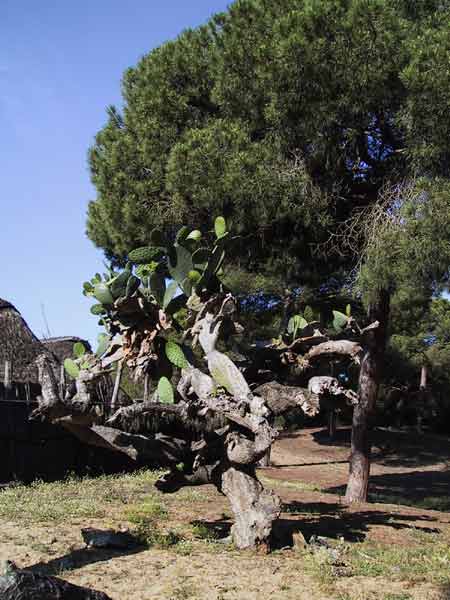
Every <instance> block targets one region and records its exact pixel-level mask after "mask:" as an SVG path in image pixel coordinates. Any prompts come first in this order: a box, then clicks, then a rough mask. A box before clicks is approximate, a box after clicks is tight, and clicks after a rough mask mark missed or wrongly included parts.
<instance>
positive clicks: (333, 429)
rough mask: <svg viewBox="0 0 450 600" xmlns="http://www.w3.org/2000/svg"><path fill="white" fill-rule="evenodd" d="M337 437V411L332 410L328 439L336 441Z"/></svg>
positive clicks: (329, 413) (329, 415) (329, 416)
mask: <svg viewBox="0 0 450 600" xmlns="http://www.w3.org/2000/svg"><path fill="white" fill-rule="evenodd" d="M335 437H336V410H335V409H334V408H332V409H331V410H330V411H328V439H330V440H334V438H335Z"/></svg>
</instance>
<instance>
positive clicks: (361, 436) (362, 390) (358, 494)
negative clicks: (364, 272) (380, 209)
mask: <svg viewBox="0 0 450 600" xmlns="http://www.w3.org/2000/svg"><path fill="white" fill-rule="evenodd" d="M389 304H390V296H389V293H388V292H387V291H386V290H382V291H381V292H380V293H379V297H378V299H377V301H376V302H375V303H373V304H372V305H371V306H369V310H368V317H369V321H370V322H374V321H378V327H375V328H373V329H369V330H368V331H367V334H366V340H365V352H364V356H363V359H362V362H361V369H360V372H359V403H358V404H357V405H356V407H355V409H354V412H353V423H352V445H351V455H350V474H349V478H348V484H347V491H346V494H345V501H346V502H348V503H352V502H365V501H366V500H367V491H368V485H369V472H370V453H371V441H370V433H369V431H370V420H371V417H372V415H373V412H374V409H375V403H376V399H377V395H378V387H379V384H380V377H381V370H382V366H383V362H384V356H385V349H386V337H387V326H388V320H389Z"/></svg>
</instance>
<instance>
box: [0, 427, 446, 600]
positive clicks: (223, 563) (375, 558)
mask: <svg viewBox="0 0 450 600" xmlns="http://www.w3.org/2000/svg"><path fill="white" fill-rule="evenodd" d="M393 435H394V434H387V433H386V432H379V433H377V436H378V438H377V449H376V460H375V464H374V469H373V478H372V481H373V480H375V484H376V486H377V489H386V490H387V489H389V492H392V490H394V491H397V494H398V496H397V499H398V498H401V497H402V496H403V495H405V494H409V496H408V497H409V498H410V499H411V500H417V499H420V498H424V497H425V498H426V497H428V496H431V495H433V494H438V495H439V494H442V496H439V497H440V498H441V497H442V498H443V497H444V496H443V494H444V492H445V493H446V495H447V497H448V491H449V479H448V462H447V461H448V458H449V456H450V444H448V443H446V442H445V440H442V439H440V440H436V439H434V438H433V439H430V440H425V443H423V444H422V445H421V446H420V447H418V443H417V442H416V440H414V439H411V438H410V437H408V436H406V437H404V438H403V439H400V436H398V435H397V438H396V439H395V442H396V445H394V444H393V442H394V440H393ZM348 442H349V439H348V433H347V432H345V431H344V432H340V433H339V436H338V438H337V441H336V442H335V443H333V444H332V445H331V444H328V443H327V441H326V439H325V438H324V436H323V434H322V433H321V432H320V431H319V430H316V429H313V430H306V431H303V432H302V433H294V434H289V435H285V436H283V437H282V438H281V439H280V440H278V441H277V443H276V444H275V447H274V449H273V455H272V459H273V462H274V464H275V465H276V466H275V467H271V468H268V469H262V470H261V476H262V477H263V478H264V479H265V481H266V485H268V486H270V487H274V488H275V490H276V491H277V493H278V494H279V495H280V497H281V499H282V501H283V513H282V515H281V518H280V521H279V523H278V524H277V529H276V540H277V546H278V549H276V550H275V551H274V552H273V553H272V554H270V555H268V556H262V555H258V554H256V553H254V552H237V551H235V550H233V549H231V548H229V547H227V546H225V545H223V544H221V543H217V541H215V542H213V541H208V540H207V539H204V538H202V539H200V538H199V535H198V526H197V523H198V522H199V523H200V524H201V527H202V528H203V529H205V528H206V531H209V530H211V531H212V530H214V531H220V532H221V534H223V535H225V534H226V533H227V531H229V528H230V525H231V519H230V514H229V507H228V506H227V503H226V500H225V499H224V497H223V496H221V495H219V494H218V492H217V491H216V490H215V489H214V488H213V487H211V486H204V487H202V488H198V491H197V490H194V491H192V490H184V491H183V492H178V493H177V494H174V495H170V496H164V495H161V494H159V493H158V492H156V491H155V490H154V488H153V487H152V482H151V480H150V478H147V476H133V475H130V476H124V477H123V478H118V479H117V480H114V479H111V480H109V479H107V478H106V479H105V480H90V481H88V482H86V483H84V482H81V483H80V485H79V486H78V485H74V484H72V487H70V486H69V487H67V486H66V487H64V484H63V483H61V484H58V485H57V486H56V487H55V492H54V493H55V494H60V495H61V496H60V497H61V503H63V504H62V505H61V506H64V509H65V510H67V512H66V513H64V512H63V513H62V516H57V515H58V514H61V513H58V512H57V511H56V509H55V507H53V509H52V510H53V512H52V513H51V515H53V517H52V518H51V519H50V518H48V517H47V516H46V514H45V512H44V513H43V514H42V516H41V517H39V519H40V520H39V519H36V518H35V519H34V520H30V519H29V518H27V515H26V511H28V510H34V511H35V512H36V514H38V513H39V515H41V513H42V511H41V508H40V507H37V506H36V504H33V503H39V502H41V501H42V503H45V501H46V500H45V499H47V502H48V501H49V500H48V498H51V495H52V494H53V488H51V490H50V491H49V489H48V486H47V487H45V485H42V490H41V489H40V487H39V486H37V487H36V488H35V489H34V490H31V491H30V490H29V488H24V489H23V490H21V491H20V494H19V495H18V496H17V497H18V501H19V502H20V503H21V505H22V507H23V511H24V512H23V513H21V511H20V510H17V506H15V505H14V504H13V506H12V507H11V514H10V518H6V515H7V513H5V512H3V517H2V518H0V560H2V559H13V560H14V561H15V562H16V563H17V564H18V566H20V567H22V568H31V569H35V570H39V571H40V572H45V573H49V574H57V575H60V576H61V577H63V578H64V579H67V580H69V581H71V582H73V583H78V584H81V585H86V586H88V587H92V588H94V589H98V590H102V591H104V592H106V593H108V594H109V595H110V596H111V598H112V599H113V600H265V599H266V598H267V599H270V600H449V599H450V513H449V512H439V511H435V510H425V509H422V508H414V507H410V506H401V505H393V504H376V503H370V504H361V505H359V506H355V507H352V508H348V507H346V506H344V505H343V504H342V503H341V497H340V496H339V495H337V494H332V493H329V490H330V489H336V488H340V489H342V486H343V485H344V484H345V481H346V477H347V468H348V465H347V456H348ZM394 447H395V448H396V450H395V452H394V451H393V448H394ZM428 477H430V479H427V478H428ZM382 478H387V479H386V483H384V484H383V486H384V487H383V486H382V485H381V484H380V481H382ZM420 478H421V479H422V482H423V484H422V486H421V487H414V488H411V487H410V484H411V482H416V481H419V480H420ZM430 482H431V487H430V488H425V485H426V484H428V483H430ZM102 486H103V487H102ZM445 486H446V489H445ZM322 490H327V491H322ZM1 494H2V492H0V504H1ZM31 494H33V496H32V497H31ZM96 497H98V498H99V503H100V504H101V505H102V509H103V507H104V511H103V513H102V514H101V516H98V517H95V518H94V517H92V518H89V517H84V518H81V517H80V516H79V515H80V507H82V508H83V511H88V512H89V503H90V502H91V500H90V499H91V498H94V499H95V498H96ZM41 499H42V500H41ZM105 499H106V500H107V501H106V502H105ZM58 502H59V500H58V501H57V507H58V506H59V503H58ZM94 502H95V500H94ZM149 502H150V508H152V506H153V505H154V504H155V503H156V505H160V506H161V507H162V508H163V509H164V510H163V511H162V510H159V513H161V515H162V516H161V522H160V524H158V526H161V527H162V528H164V529H173V530H174V531H176V532H178V533H179V534H180V535H181V536H182V541H181V542H180V543H178V544H176V545H174V546H173V547H171V548H167V549H163V548H161V547H158V545H155V546H153V547H150V548H149V549H146V550H143V549H139V551H137V552H128V553H127V552H125V553H123V552H118V551H113V550H92V549H86V548H85V547H84V544H83V542H82V539H81V535H80V529H81V527H86V526H91V527H98V528H108V527H114V528H118V527H119V526H121V525H125V526H128V527H133V522H132V521H129V520H127V519H128V518H130V510H131V511H132V512H133V511H134V512H136V511H138V512H139V511H142V510H144V508H145V507H146V506H147V508H148V506H149ZM152 503H153V504H152ZM28 507H30V508H28ZM33 507H34V508H33ZM57 507H56V508H57ZM0 508H1V506H0ZM152 510H153V513H154V512H155V511H154V508H152ZM55 511H56V512H55ZM153 513H152V514H153ZM159 513H158V514H159ZM164 513H165V514H164ZM21 514H23V518H22V517H21ZM48 514H49V515H50V512H49V513H48ZM83 514H85V513H84V512H83ZM93 514H94V513H93ZM55 515H56V516H55ZM127 515H128V517H127ZM158 518H159V517H158ZM297 532H301V533H302V534H303V535H304V537H305V538H306V540H310V538H311V536H313V535H316V536H317V535H319V536H324V537H325V538H327V539H329V540H331V541H332V542H333V543H336V544H337V545H338V547H339V548H340V549H341V550H342V552H343V555H342V560H339V561H338V562H337V564H334V563H330V562H329V560H328V559H327V556H326V555H323V554H321V553H320V552H319V553H317V554H315V553H312V552H311V550H310V549H309V547H307V548H306V549H302V548H301V547H299V546H297V547H295V546H293V545H292V544H293V541H294V539H295V538H296V537H297V538H298V535H297V536H296V534H297ZM300 539H301V536H300ZM282 548H284V549H282Z"/></svg>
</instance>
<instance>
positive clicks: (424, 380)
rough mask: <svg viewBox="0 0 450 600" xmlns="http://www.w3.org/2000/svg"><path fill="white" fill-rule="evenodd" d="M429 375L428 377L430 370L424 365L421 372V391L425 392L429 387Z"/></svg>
mask: <svg viewBox="0 0 450 600" xmlns="http://www.w3.org/2000/svg"><path fill="white" fill-rule="evenodd" d="M427 375H428V369H427V365H426V364H425V363H424V364H423V365H422V368H421V370H420V389H421V390H424V389H426V387H427Z"/></svg>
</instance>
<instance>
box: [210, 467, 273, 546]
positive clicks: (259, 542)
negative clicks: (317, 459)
mask: <svg viewBox="0 0 450 600" xmlns="http://www.w3.org/2000/svg"><path fill="white" fill-rule="evenodd" d="M222 492H223V493H224V494H225V495H226V497H227V498H228V500H229V502H230V504H231V508H232V510H233V513H234V518H235V521H234V525H233V527H232V529H231V533H232V536H233V541H234V543H235V545H236V546H237V548H240V549H243V548H254V547H257V548H260V549H262V550H263V551H264V552H268V550H269V545H270V535H271V532H272V524H273V522H274V521H275V519H277V518H278V517H279V515H280V512H281V502H280V499H279V498H278V496H276V495H275V494H274V493H273V492H272V491H270V490H265V489H264V488H263V486H262V484H261V483H260V481H258V479H257V477H256V475H255V470H254V467H253V466H252V465H248V466H247V467H246V468H237V467H236V466H232V465H230V467H229V468H228V469H226V470H225V471H224V473H223V474H222Z"/></svg>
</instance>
